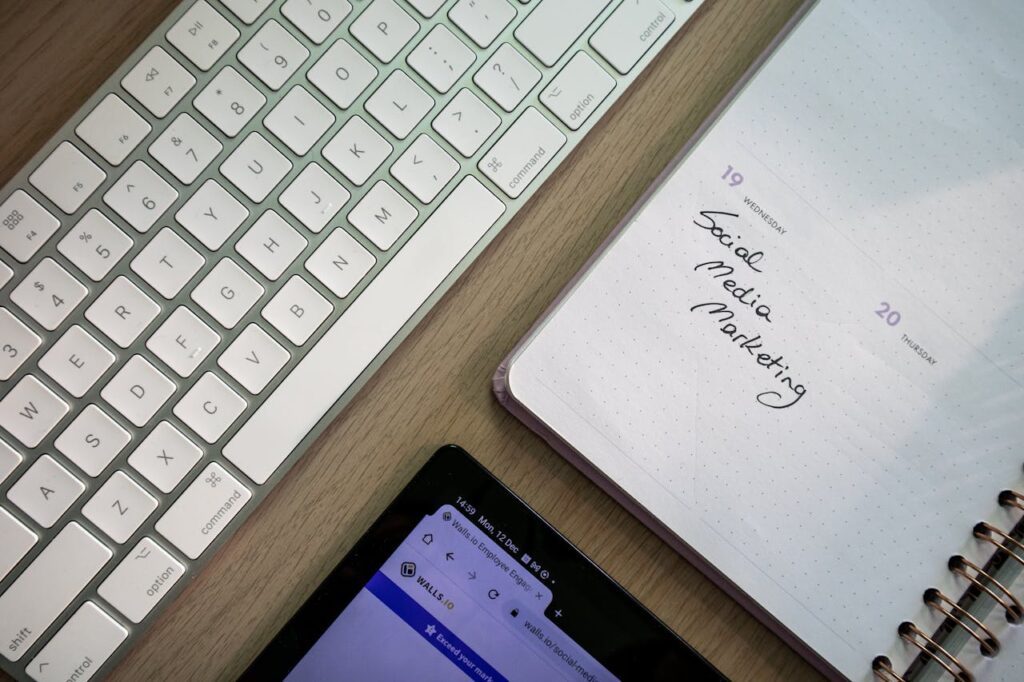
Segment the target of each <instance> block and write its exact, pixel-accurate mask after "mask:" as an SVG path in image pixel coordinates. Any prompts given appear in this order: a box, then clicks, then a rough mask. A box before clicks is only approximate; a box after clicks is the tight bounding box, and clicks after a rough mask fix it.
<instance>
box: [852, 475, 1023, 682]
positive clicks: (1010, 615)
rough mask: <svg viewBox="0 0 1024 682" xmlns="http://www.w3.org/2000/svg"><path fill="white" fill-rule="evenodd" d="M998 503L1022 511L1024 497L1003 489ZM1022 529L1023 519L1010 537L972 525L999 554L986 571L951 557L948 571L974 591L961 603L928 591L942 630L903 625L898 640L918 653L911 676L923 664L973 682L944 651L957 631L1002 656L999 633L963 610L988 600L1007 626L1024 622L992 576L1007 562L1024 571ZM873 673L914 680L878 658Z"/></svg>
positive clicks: (895, 680) (894, 680)
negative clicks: (931, 631) (929, 631)
mask: <svg viewBox="0 0 1024 682" xmlns="http://www.w3.org/2000/svg"><path fill="white" fill-rule="evenodd" d="M999 504H1000V505H1001V506H1003V507H1004V508H1006V509H1017V510H1020V511H1024V495H1022V494H1021V493H1019V492H1016V491H1013V490H1004V491H1003V492H1001V493H1000V494H999ZM1022 528H1024V519H1021V520H1019V521H1018V523H1017V530H1016V531H1012V532H1006V531H1005V530H1003V529H1001V528H997V527H996V526H993V525H992V524H990V523H988V522H984V521H983V522H981V523H978V524H976V525H975V526H974V537H975V538H976V539H978V540H979V541H981V542H985V543H988V544H990V545H992V546H993V547H994V548H995V551H994V553H993V554H992V556H991V557H990V558H989V560H988V562H987V563H985V565H984V566H985V567H982V566H979V565H977V564H975V563H974V562H973V561H971V560H970V559H968V558H967V557H964V556H962V555H959V554H957V555H954V556H952V557H950V559H949V563H948V567H949V570H950V571H951V572H953V573H954V574H956V575H958V576H960V577H961V578H963V579H965V580H966V581H968V582H969V583H970V588H968V590H967V592H965V593H964V595H963V596H962V597H961V598H960V600H954V599H952V598H950V597H948V596H946V595H945V594H943V593H942V591H941V590H938V589H936V588H930V589H928V590H926V591H925V593H924V602H925V604H926V605H927V606H928V607H929V608H931V609H932V610H934V611H935V612H937V613H938V614H939V615H941V616H942V619H943V625H942V627H940V628H938V629H937V630H936V632H935V633H934V634H932V635H928V634H927V633H926V632H924V631H923V630H922V629H921V628H919V627H918V626H917V625H916V624H914V623H911V622H909V621H907V622H904V623H902V624H900V626H899V628H898V630H897V633H898V634H899V637H900V639H901V640H902V641H904V642H905V643H906V644H907V645H908V646H909V647H911V648H912V650H915V651H914V653H915V654H916V655H915V665H912V666H910V668H909V669H908V671H914V672H917V671H919V670H920V669H921V668H922V667H923V666H924V665H925V664H927V663H929V662H934V663H935V664H936V665H938V666H939V667H940V668H942V669H943V670H944V671H946V672H947V673H948V674H949V675H951V676H952V677H953V679H954V680H957V681H958V682H973V680H974V675H973V674H972V673H971V671H970V670H969V669H968V668H967V666H966V665H964V664H963V663H962V662H961V661H960V660H959V659H958V658H957V657H956V656H954V655H953V654H952V653H951V652H950V651H949V650H948V649H947V648H946V647H945V646H943V644H944V643H945V639H946V637H947V634H944V633H949V632H951V631H953V630H956V629H961V630H963V631H964V632H966V633H967V634H968V635H970V636H971V637H972V638H973V639H974V640H975V642H977V644H978V647H979V650H980V651H981V654H982V655H983V656H985V657H988V658H991V657H993V656H996V655H998V654H999V651H1000V649H1001V645H1000V642H999V639H998V638H997V637H996V636H995V633H993V631H992V629H991V628H989V627H988V626H987V625H985V623H984V621H983V620H982V619H981V618H979V617H978V616H976V615H974V614H973V613H971V612H970V610H969V606H964V603H965V602H967V603H970V601H973V599H975V598H976V597H977V596H980V595H987V596H988V597H990V598H991V599H992V600H993V601H994V602H995V604H997V605H998V606H999V607H1000V609H1001V610H1002V612H1003V613H1004V615H1005V616H1006V620H1007V621H1009V622H1010V623H1021V622H1024V605H1022V603H1021V600H1020V599H1018V598H1017V597H1016V596H1015V595H1014V594H1013V592H1012V591H1011V590H1010V589H1009V588H1008V587H1007V586H1006V585H1004V584H1003V583H1002V582H1000V581H999V580H997V579H996V577H995V576H994V575H992V574H993V573H998V570H996V569H994V568H992V567H994V566H1002V565H1003V564H1004V563H1005V562H1008V561H1016V562H1017V563H1019V564H1020V565H1021V567H1022V568H1024V556H1022V555H1021V554H1020V553H1018V552H1024V542H1022V541H1021V539H1020V537H1015V536H1020V535H1021V529H1022ZM986 569H988V570H986ZM915 666H916V667H915ZM871 668H872V671H873V672H874V676H875V678H877V679H879V680H882V681H883V682H911V680H912V679H914V674H913V673H911V672H904V673H903V674H900V673H898V672H897V671H896V670H895V668H894V667H893V664H892V661H891V660H890V659H889V658H888V657H887V656H876V657H875V660H874V661H873V662H872V665H871Z"/></svg>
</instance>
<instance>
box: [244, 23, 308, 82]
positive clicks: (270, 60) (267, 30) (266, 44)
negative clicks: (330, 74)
mask: <svg viewBox="0 0 1024 682" xmlns="http://www.w3.org/2000/svg"><path fill="white" fill-rule="evenodd" d="M307 57H309V50H307V49H306V48H305V47H303V46H302V43H300V42H299V41H297V40H296V39H295V38H293V37H292V34H291V33H289V32H288V31H287V30H285V29H284V27H282V26H281V24H279V23H277V22H276V21H274V20H273V19H271V20H269V21H268V22H267V23H265V24H263V26H262V28H260V30H259V31H257V32H256V35H254V36H253V37H252V39H251V40H250V41H249V42H248V43H246V44H245V47H243V48H242V49H241V50H239V51H238V61H240V62H242V63H243V64H245V65H246V66H247V67H249V70H250V71H252V72H253V73H254V74H256V77H257V78H259V79H260V80H261V81H263V82H264V83H265V84H266V85H267V87H268V88H270V89H271V90H278V89H280V87H281V86H282V85H284V83H285V81H287V80H288V79H289V78H290V77H291V75H292V74H293V73H295V71H296V70H297V69H298V68H299V67H300V66H302V62H304V61H306V58H307Z"/></svg>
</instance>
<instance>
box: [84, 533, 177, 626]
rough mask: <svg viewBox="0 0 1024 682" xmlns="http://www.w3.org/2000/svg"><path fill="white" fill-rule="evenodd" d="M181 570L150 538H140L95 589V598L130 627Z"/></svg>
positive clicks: (166, 589)
mask: <svg viewBox="0 0 1024 682" xmlns="http://www.w3.org/2000/svg"><path fill="white" fill-rule="evenodd" d="M183 575H185V567H184V566H182V565H181V563H179V562H178V561H177V560H176V559H175V558H174V557H172V556H171V555H170V554H168V553H167V550H165V549H164V548H163V547H161V546H160V545H158V544H157V543H156V542H154V541H153V540H151V539H150V538H143V539H142V540H141V541H140V542H139V544H137V545H135V547H134V548H133V549H132V551H131V552H130V553H129V554H128V555H126V556H125V558H124V559H122V560H121V563H120V564H118V565H117V568H115V569H114V570H113V571H111V572H110V575H109V576H107V579H106V580H104V581H103V583H101V584H100V586H99V588H97V592H99V595H100V596H101V597H103V598H104V599H106V600H107V602H108V603H109V604H110V605H111V606H113V607H114V608H115V609H117V610H118V611H120V612H121V613H122V614H124V616H125V618H127V619H128V620H130V621H131V622H133V623H140V622H142V619H143V618H145V617H146V616H147V615H148V614H149V612H150V611H152V610H153V607H154V606H156V604H157V602H159V601H160V600H161V599H163V597H164V595H165V594H167V591H168V590H170V589H171V586H172V585H174V583H176V582H178V580H179V579H181V576H183Z"/></svg>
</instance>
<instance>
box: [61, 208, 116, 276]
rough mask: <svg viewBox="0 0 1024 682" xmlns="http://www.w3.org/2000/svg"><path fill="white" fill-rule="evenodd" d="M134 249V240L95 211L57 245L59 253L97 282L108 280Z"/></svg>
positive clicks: (92, 210) (86, 216)
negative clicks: (106, 278) (118, 264)
mask: <svg viewBox="0 0 1024 682" xmlns="http://www.w3.org/2000/svg"><path fill="white" fill-rule="evenodd" d="M131 248H132V240H131V238H130V237H129V236H128V235H126V234H125V233H124V232H122V231H121V230H119V229H117V227H116V226H115V225H114V223H112V222H110V220H109V219H108V218H107V217H106V216H105V215H103V214H102V213H100V212H99V211H97V210H96V209H95V208H93V209H90V210H89V212H88V213H86V214H85V215H84V216H82V219H81V220H79V221H78V223H76V224H75V226H74V227H73V228H71V230H70V231H68V233H67V234H66V235H65V236H64V238H63V239H61V240H60V242H59V243H58V244H57V250H58V251H60V252H61V253H62V254H64V257H65V258H67V259H68V260H69V261H71V262H72V263H74V265H75V266H76V267H77V268H78V269H79V270H81V271H82V272H83V273H85V275H86V276H87V277H88V278H89V279H91V280H93V281H94V282H98V281H100V280H101V279H103V278H104V277H106V276H107V273H109V272H110V270H111V268H113V267H114V266H115V265H117V263H118V261H120V260H121V259H122V258H124V255H125V254H126V253H128V251H129V250H130V249H131Z"/></svg>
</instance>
